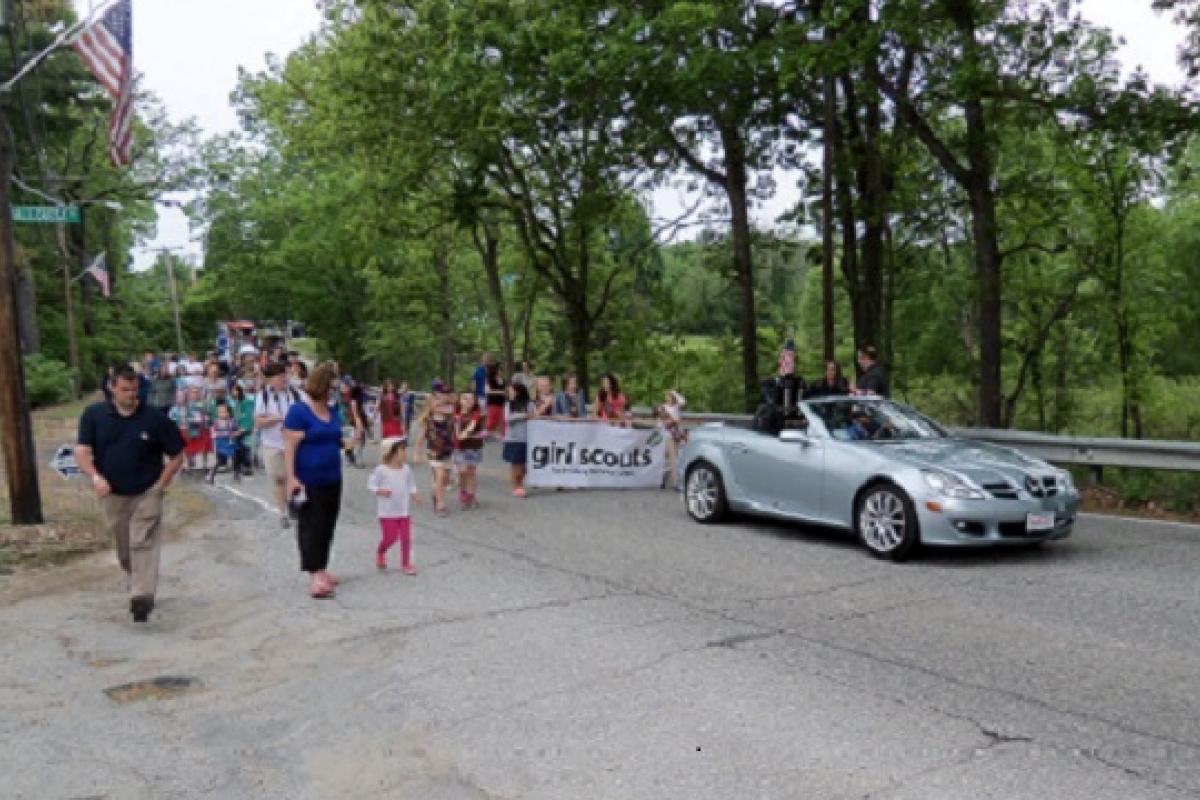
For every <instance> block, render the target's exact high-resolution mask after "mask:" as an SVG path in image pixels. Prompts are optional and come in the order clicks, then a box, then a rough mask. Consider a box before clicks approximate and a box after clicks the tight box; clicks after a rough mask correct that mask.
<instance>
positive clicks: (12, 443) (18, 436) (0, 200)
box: [0, 120, 44, 525]
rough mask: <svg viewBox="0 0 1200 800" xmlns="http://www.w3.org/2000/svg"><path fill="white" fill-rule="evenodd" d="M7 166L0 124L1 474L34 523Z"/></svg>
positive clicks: (8, 149) (19, 509) (33, 463)
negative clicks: (4, 378) (2, 465)
mask: <svg viewBox="0 0 1200 800" xmlns="http://www.w3.org/2000/svg"><path fill="white" fill-rule="evenodd" d="M2 122H3V121H2V120H0V123H2ZM12 169H13V149H12V141H10V140H9V137H8V126H7V125H3V124H0V375H4V376H6V380H3V381H0V443H2V444H3V447H4V474H5V476H6V477H7V479H8V500H9V507H10V510H11V514H12V521H13V524H14V525H38V524H41V523H42V522H43V521H44V520H43V517H42V493H41V488H40V487H39V485H38V473H37V450H36V449H35V448H34V444H33V422H32V420H31V419H30V417H29V404H28V402H27V401H26V397H25V372H24V363H23V360H22V358H21V346H20V336H19V334H18V331H17V305H16V300H17V294H16V290H17V275H16V259H15V257H14V253H13V230H12V208H11V206H10V204H9V194H8V193H9V180H10V179H11V177H12Z"/></svg>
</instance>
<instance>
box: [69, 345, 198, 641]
mask: <svg viewBox="0 0 1200 800" xmlns="http://www.w3.org/2000/svg"><path fill="white" fill-rule="evenodd" d="M163 456H166V457H167V458H168V459H169V460H168V461H167V463H166V464H165V465H164V464H163ZM75 461H76V463H78V464H79V468H80V469H82V470H83V473H84V474H85V475H87V476H88V478H90V479H91V481H92V487H93V488H94V489H95V490H96V494H97V495H99V497H100V505H101V508H102V509H103V512H104V522H105V525H106V526H107V527H108V530H109V532H110V533H111V534H112V535H113V538H114V539H115V540H116V543H117V558H118V559H119V560H120V562H121V568H122V569H123V570H125V572H126V573H127V574H128V575H129V591H130V594H131V598H130V601H129V610H130V613H132V614H133V619H134V621H135V622H145V621H146V619H147V618H148V617H149V616H150V612H151V611H152V610H153V609H154V592H155V589H156V588H157V587H158V563H159V544H160V539H159V523H160V522H161V521H162V505H163V492H164V491H166V488H167V487H168V486H170V485H171V481H172V480H173V479H174V478H175V473H176V472H178V471H179V467H180V466H181V465H182V464H183V438H182V437H181V436H180V435H179V429H178V428H177V427H176V426H175V423H173V422H171V420H169V419H168V418H167V417H166V415H165V414H163V413H162V412H161V411H159V410H158V409H156V408H152V407H150V406H149V405H147V404H145V403H142V402H140V401H139V400H138V375H137V373H136V372H135V371H134V370H133V368H132V367H129V366H125V367H121V368H118V369H117V371H116V373H115V374H114V375H113V379H112V400H111V401H106V402H103V403H96V404H95V405H92V406H90V407H88V409H87V410H86V411H84V412H83V416H82V417H80V419H79V443H78V444H76V445H75Z"/></svg>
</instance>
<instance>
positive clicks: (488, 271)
mask: <svg viewBox="0 0 1200 800" xmlns="http://www.w3.org/2000/svg"><path fill="white" fill-rule="evenodd" d="M481 232H482V235H480V234H481ZM471 235H472V237H473V238H474V240H475V248H476V249H477V250H478V251H479V259H480V261H481V262H482V263H483V272H484V274H485V275H486V276H487V282H488V293H489V294H491V296H492V303H493V304H494V305H495V307H496V321H497V323H498V324H499V326H500V349H501V351H502V352H501V354H500V356H501V358H502V360H503V364H504V374H505V375H511V374H512V372H513V335H512V324H511V323H510V322H509V320H508V307H507V305H506V304H505V302H504V286H503V284H501V283H500V239H499V237H498V236H496V234H495V232H494V231H493V230H492V228H491V226H489V225H487V224H486V223H482V224H480V225H477V226H475V227H474V228H472V230H471Z"/></svg>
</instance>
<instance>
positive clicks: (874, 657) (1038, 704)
mask: <svg viewBox="0 0 1200 800" xmlns="http://www.w3.org/2000/svg"><path fill="white" fill-rule="evenodd" d="M494 524H495V525H496V526H498V527H501V528H505V529H507V530H509V531H510V532H513V531H515V529H514V528H511V527H510V526H508V525H505V524H504V523H503V521H501V520H499V519H496V520H494ZM435 530H437V532H438V533H439V534H441V535H442V536H444V537H445V538H447V539H450V540H453V541H455V542H458V543H459V544H463V545H469V546H474V547H479V548H482V549H485V550H488V551H491V552H494V553H497V554H501V555H504V556H506V557H508V558H511V559H513V560H514V561H518V562H521V563H524V564H528V565H529V566H531V567H533V568H535V569H538V570H544V571H549V572H554V573H557V574H562V575H569V576H573V577H576V578H579V579H581V580H585V581H590V582H595V583H600V584H601V585H605V586H609V587H612V588H615V589H619V590H621V591H623V592H625V593H627V594H629V595H631V596H639V597H647V598H652V599H656V600H660V601H663V602H668V603H672V604H675V605H678V606H680V607H682V608H685V609H687V610H689V611H692V612H694V613H697V614H700V615H704V616H708V617H711V618H716V619H720V620H722V621H725V622H729V623H733V624H736V625H741V626H744V627H747V628H749V629H751V630H752V631H755V632H753V633H747V634H739V635H735V636H732V637H727V639H728V640H729V641H725V640H716V641H715V642H710V643H706V644H704V645H702V647H701V648H700V649H705V648H712V647H716V648H723V649H730V650H741V649H742V647H741V645H745V644H749V645H753V644H757V643H760V642H765V641H769V640H771V639H775V638H781V637H782V638H790V639H795V640H797V641H800V642H803V643H805V644H808V645H816V646H820V647H825V648H828V649H830V650H832V651H834V652H838V653H842V654H847V655H853V656H856V657H859V658H862V659H864V660H866V661H869V662H872V663H875V664H878V665H880V666H886V667H893V668H898V669H903V670H911V671H913V672H917V673H920V674H923V675H926V676H928V677H930V678H933V679H935V680H939V681H943V682H945V683H948V684H950V685H953V686H957V687H959V688H963V689H968V690H972V691H977V692H982V693H987V694H992V695H994V696H1000V697H1005V698H1007V699H1009V700H1011V701H1013V702H1017V703H1024V704H1027V705H1029V706H1033V707H1035V708H1039V709H1042V710H1043V711H1046V712H1049V713H1051V714H1056V715H1059V716H1062V717H1069V718H1075V719H1079V720H1086V721H1089V722H1093V723H1099V724H1101V725H1104V726H1107V727H1109V728H1110V729H1112V730H1115V731H1118V732H1120V733H1123V734H1126V735H1132V736H1138V737H1142V738H1146V739H1150V740H1154V741H1159V742H1163V743H1167V744H1172V745H1176V746H1179V747H1183V748H1187V749H1191V750H1196V749H1200V743H1198V742H1192V741H1188V740H1185V739H1178V738H1175V737H1172V736H1168V735H1163V734H1156V733H1151V732H1148V731H1144V730H1142V729H1140V728H1136V727H1133V726H1131V725H1128V724H1126V723H1122V722H1119V721H1117V720H1112V719H1108V718H1107V717H1104V716H1102V715H1099V714H1093V713H1089V712H1086V711H1076V710H1072V709H1066V708H1061V707H1058V706H1055V705H1053V704H1051V703H1049V702H1047V701H1045V700H1041V699H1039V698H1036V697H1031V696H1029V695H1025V694H1022V693H1020V692H1017V691H1013V690H1009V689H1003V688H1000V687H995V686H985V685H982V684H979V683H976V682H973V681H969V680H965V679H962V678H959V677H957V676H954V675H951V674H947V673H944V672H941V671H938V670H936V669H933V668H931V667H926V666H923V665H921V664H917V663H914V662H910V661H906V660H902V659H898V658H891V657H887V656H881V655H878V654H876V653H872V652H869V651H866V650H863V649H861V648H856V647H852V646H849V645H845V644H841V643H838V642H835V641H832V640H828V639H824V638H821V637H817V636H814V635H812V634H808V633H805V632H804V631H803V629H801V628H790V629H779V628H772V627H771V626H767V625H763V624H761V623H759V622H755V621H754V620H747V619H743V618H741V617H739V616H738V615H737V613H736V612H737V611H738V609H720V608H713V607H710V606H706V605H703V604H700V603H697V602H694V601H690V600H687V599H685V598H683V597H680V596H678V595H674V594H670V593H667V592H662V591H658V590H652V589H647V588H644V587H640V586H637V585H635V584H631V583H627V582H622V581H618V580H615V579H613V578H609V577H607V576H604V575H596V574H593V573H589V572H586V571H583V570H579V569H573V568H570V567H563V566H561V565H558V564H555V563H552V562H550V561H546V560H544V559H540V558H535V557H533V556H530V555H528V554H526V553H522V552H519V551H514V550H512V549H510V548H506V547H504V546H501V545H498V544H495V543H494V542H484V541H480V540H477V539H473V538H471V537H469V536H463V535H461V534H455V533H451V532H449V531H447V530H445V529H442V528H436V529H435ZM886 577H887V576H882V578H875V579H872V580H864V581H862V582H861V583H862V584H864V585H865V584H867V583H871V582H873V581H877V580H880V579H883V578H886ZM839 588H844V587H826V589H825V590H824V592H826V593H827V592H829V591H837V590H838V589H839ZM820 593H822V590H815V591H814V592H813V594H820ZM879 610H880V611H885V610H889V609H888V608H885V609H879ZM862 616H866V615H865V614H864V615H862ZM680 652H681V653H686V652H688V650H684V651H680ZM808 672H809V673H810V674H813V675H814V676H817V677H822V678H825V679H827V680H832V681H834V682H835V683H838V684H839V685H842V686H844V687H845V688H849V689H854V690H862V689H863V687H861V686H857V685H854V684H850V683H846V682H845V681H840V680H836V679H835V678H833V677H832V676H830V675H826V674H822V673H821V672H820V671H814V670H811V669H809V670H808ZM872 691H874V690H872ZM875 693H876V694H878V695H879V696H881V697H885V698H887V699H890V700H893V701H895V702H901V703H903V704H905V705H916V707H918V708H922V709H924V710H926V711H929V712H932V713H935V714H939V715H941V716H945V717H948V718H953V719H959V720H961V721H966V722H969V723H970V724H972V725H974V726H975V727H977V728H978V729H979V731H980V734H981V735H982V736H984V737H985V738H987V739H991V740H992V741H991V743H990V744H988V745H987V747H985V748H984V750H985V751H986V750H987V749H990V748H992V747H996V746H1000V745H1008V744H1023V745H1029V744H1037V743H1036V742H1034V741H1033V740H1032V739H1029V737H1024V736H1012V737H1007V736H1006V735H1004V734H998V733H996V732H995V731H992V733H993V734H995V735H996V736H999V737H1001V738H999V739H995V738H993V737H990V736H989V733H988V732H989V730H990V729H989V728H987V727H986V726H985V725H983V724H981V723H979V722H977V721H976V720H973V719H971V718H969V717H964V716H962V715H959V714H954V713H952V712H947V711H946V710H944V709H941V708H938V707H937V706H935V705H931V704H912V703H908V702H906V701H905V700H903V699H902V698H901V697H898V696H895V695H886V694H880V693H879V692H875ZM1010 738H1011V740H1012V741H1009V739H1010ZM1040 746H1045V747H1047V749H1051V750H1054V751H1056V752H1071V751H1069V750H1064V749H1063V748H1061V747H1052V746H1048V745H1040ZM977 749H978V748H975V749H973V750H972V755H971V756H970V758H974V757H976V756H975V755H974V752H975V750H977ZM1078 752H1079V753H1080V754H1083V755H1086V752H1085V751H1083V750H1079V751H1078ZM970 758H968V762H969V761H970ZM1097 762H1098V763H1101V764H1106V762H1104V761H1101V760H1099V759H1097ZM955 763H957V762H955ZM1106 765H1107V766H1110V767H1112V768H1114V769H1121V770H1123V771H1124V770H1127V769H1129V770H1131V771H1130V772H1129V773H1128V774H1130V776H1136V777H1139V778H1140V779H1142V780H1145V781H1147V782H1149V783H1152V784H1154V785H1157V786H1162V787H1164V788H1170V789H1173V790H1177V791H1187V790H1186V789H1183V788H1182V787H1177V786H1173V785H1172V784H1170V783H1169V782H1166V781H1163V780H1161V779H1155V778H1151V777H1150V776H1148V775H1145V774H1144V773H1140V772H1138V771H1136V770H1132V769H1131V768H1126V767H1123V766H1121V765H1120V764H1117V763H1113V764H1106ZM945 766H952V765H945ZM945 766H944V767H942V768H945Z"/></svg>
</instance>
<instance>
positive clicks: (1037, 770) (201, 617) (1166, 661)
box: [0, 452, 1200, 800]
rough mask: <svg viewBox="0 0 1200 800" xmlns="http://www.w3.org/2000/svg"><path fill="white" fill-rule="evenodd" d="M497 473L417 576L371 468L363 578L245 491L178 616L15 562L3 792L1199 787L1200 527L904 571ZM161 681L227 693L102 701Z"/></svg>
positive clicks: (1089, 791) (1053, 792) (894, 797)
mask: <svg viewBox="0 0 1200 800" xmlns="http://www.w3.org/2000/svg"><path fill="white" fill-rule="evenodd" d="M491 456H492V457H494V456H495V453H494V452H493V453H492V454H491ZM490 471H491V474H490V475H488V476H486V477H485V479H484V481H483V484H484V485H483V490H482V492H481V497H482V502H483V507H482V508H481V509H479V510H477V511H473V512H468V513H465V514H460V513H456V514H454V515H452V516H451V517H449V518H446V519H438V518H434V517H433V516H432V515H431V514H429V513H428V511H427V510H425V511H422V512H418V516H417V519H416V529H415V537H416V546H417V551H416V552H417V560H418V566H419V567H420V569H421V574H420V575H419V576H417V577H415V578H410V577H405V576H402V575H400V574H399V573H398V572H388V573H382V574H381V573H377V572H376V570H375V568H374V565H373V545H374V542H375V540H376V537H377V532H376V528H375V523H374V521H373V519H372V506H371V501H370V498H369V497H368V495H367V494H366V490H365V488H364V484H365V478H366V473H365V472H363V471H351V472H350V473H349V482H348V485H347V489H346V497H347V505H346V508H345V513H344V517H343V524H342V525H341V526H340V528H339V531H338V539H337V542H336V543H335V566H334V569H335V570H336V571H337V572H338V573H339V574H341V576H342V577H343V579H344V584H343V587H342V589H341V591H340V592H339V594H338V597H337V599H335V600H326V601H314V600H310V599H308V598H307V596H306V595H305V594H304V589H305V582H304V580H303V578H302V576H301V575H300V574H299V573H298V572H297V571H296V568H297V563H296V562H297V558H296V554H295V548H294V542H293V539H292V537H291V536H290V535H289V534H286V533H284V532H282V531H280V529H279V526H278V522H277V520H276V519H275V518H274V517H273V516H270V515H268V514H266V513H264V512H262V511H261V509H260V508H259V507H258V506H257V505H255V504H254V503H252V502H249V501H246V500H242V499H239V498H236V497H234V496H233V495H231V494H229V493H227V492H225V491H223V490H221V489H217V490H206V491H209V492H210V494H211V495H212V496H213V498H214V503H215V513H214V515H213V517H212V518H211V519H210V520H208V521H207V522H205V523H203V524H201V525H197V526H195V527H194V528H193V529H192V530H191V531H189V532H188V533H187V535H186V536H184V537H183V538H182V539H181V540H180V541H178V542H176V543H174V544H171V545H169V546H168V547H167V548H166V550H165V557H164V575H165V579H164V582H163V585H162V588H161V596H160V607H159V610H158V611H157V612H156V614H155V616H154V617H153V619H152V621H151V623H150V624H149V625H146V626H137V627H135V626H134V625H133V624H132V623H130V622H129V618H128V614H127V610H126V606H125V603H124V600H123V596H122V588H123V587H122V580H121V578H120V575H119V573H118V571H117V569H116V567H115V566H114V562H113V559H112V558H111V556H108V555H105V556H102V557H97V558H95V559H92V560H90V561H88V562H84V563H81V564H78V565H75V566H72V567H69V568H67V569H65V570H63V571H61V572H58V573H54V574H53V575H52V576H48V575H41V576H15V577H9V578H0V631H3V633H4V637H3V641H4V645H3V650H2V651H0V741H3V743H4V746H3V747H0V797H4V798H36V799H37V800H45V799H46V798H121V800H126V799H127V798H154V800H162V799H163V798H195V797H212V798H222V799H225V798H287V799H288V800H300V799H303V798H321V799H324V798H338V799H339V800H343V799H345V798H376V797H389V798H390V797H397V798H409V797H411V798H421V799H422V800H443V799H445V800H457V799H458V798H481V799H482V798H492V799H494V798H547V800H549V799H551V798H553V799H554V800H562V799H564V798H570V799H572V800H573V799H574V798H630V799H631V800H632V799H633V798H638V799H639V800H640V799H642V798H655V800H661V799H662V798H688V799H689V800H692V799H693V798H720V800H728V799H729V798H739V800H741V799H742V798H817V799H819V800H823V799H824V798H878V799H879V800H885V799H886V800H900V799H901V798H912V799H913V800H938V799H939V798H956V799H957V798H997V800H1001V799H1003V800H1017V799H1018V798H1038V799H1039V800H1044V799H1046V798H1054V800H1069V799H1070V798H1087V800H1104V799H1106V798H1113V800H1130V799H1131V798H1137V799H1139V800H1140V799H1141V798H1183V797H1200V636H1198V633H1200V580H1198V577H1200V528H1195V527H1187V526H1176V525H1165V524H1154V523H1132V522H1128V521H1120V520H1101V519H1096V518H1086V519H1084V520H1083V521H1082V522H1081V524H1080V526H1079V528H1078V529H1077V531H1076V534H1075V537H1074V538H1072V539H1071V540H1068V541H1067V542H1063V543H1058V544H1053V545H1050V546H1046V547H1041V548H1037V549H1033V550H1021V551H1012V550H1006V551H998V552H988V553H934V554H929V555H926V556H924V557H922V558H920V559H918V560H916V561H914V562H912V563H909V564H905V565H893V564H887V563H881V562H878V561H875V560H873V559H871V558H870V557H868V556H867V555H866V554H865V553H864V552H863V551H862V550H861V549H859V547H857V546H856V545H855V544H854V543H853V542H851V541H849V540H847V539H846V538H844V537H843V536H841V535H839V534H836V533H831V532H826V531H821V530H812V529H800V528H796V527H793V526H784V525H773V524H769V523H760V522H748V521H740V522H737V523H734V524H729V525H723V526H719V527H708V528H706V527H701V526H698V525H695V524H693V523H691V522H690V521H689V520H688V518H687V517H686V515H685V513H684V511H683V509H682V506H681V504H680V502H679V501H678V498H677V496H676V495H673V494H669V493H666V492H628V493H621V492H602V493H587V492H543V493H537V494H535V495H534V496H532V497H530V498H529V499H528V500H525V501H520V500H516V499H514V498H511V497H509V496H508V495H507V494H506V493H505V492H504V488H503V485H502V482H501V480H500V478H499V475H500V472H499V467H498V465H495V464H494V463H493V464H492V465H491V467H490ZM420 478H421V482H422V484H424V483H425V482H426V476H425V474H424V470H422V471H421V473H420ZM243 488H244V489H246V490H247V491H249V492H251V493H257V494H260V495H263V496H265V488H266V487H265V486H264V485H263V484H262V483H261V482H259V481H257V480H255V481H252V482H250V483H249V484H248V485H244V486H243ZM158 676H183V677H187V678H192V679H195V681H196V684H195V686H194V687H193V688H191V689H190V690H187V691H183V692H182V693H179V694H177V695H171V696H167V697H165V698H162V699H149V700H140V701H134V702H118V701H117V700H115V699H112V698H110V696H109V695H107V694H105V690H106V689H112V688H113V687H115V686H119V685H121V684H125V683H127V682H131V681H138V680H145V679H151V678H155V677H158ZM116 694H117V697H118V699H119V698H120V693H119V692H118V693H116Z"/></svg>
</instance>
